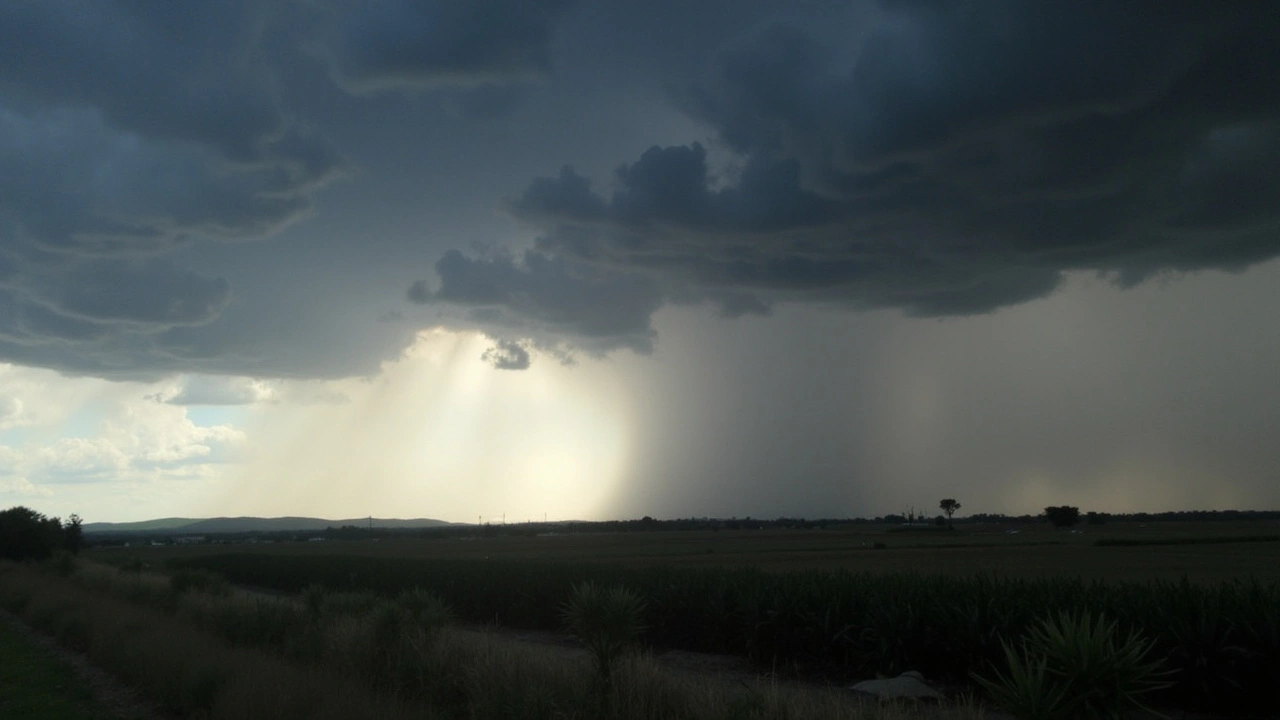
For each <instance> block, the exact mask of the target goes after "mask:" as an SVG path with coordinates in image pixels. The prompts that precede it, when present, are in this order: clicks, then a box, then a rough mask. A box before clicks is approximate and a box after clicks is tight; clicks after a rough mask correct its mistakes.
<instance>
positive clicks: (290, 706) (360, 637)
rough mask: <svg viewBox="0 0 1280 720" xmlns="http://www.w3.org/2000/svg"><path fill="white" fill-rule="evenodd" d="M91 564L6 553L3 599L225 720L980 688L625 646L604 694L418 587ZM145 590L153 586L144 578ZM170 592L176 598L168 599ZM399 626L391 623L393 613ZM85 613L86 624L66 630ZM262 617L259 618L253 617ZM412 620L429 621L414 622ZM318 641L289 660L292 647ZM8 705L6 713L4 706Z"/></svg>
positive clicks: (660, 713) (831, 715) (463, 714)
mask: <svg viewBox="0 0 1280 720" xmlns="http://www.w3.org/2000/svg"><path fill="white" fill-rule="evenodd" d="M85 565H86V564H82V567H80V568H78V569H77V570H76V571H75V572H74V573H73V574H72V575H71V576H69V577H62V576H58V575H56V574H54V573H51V572H40V571H38V570H36V569H33V568H29V567H19V566H13V565H3V564H0V604H2V605H3V606H5V607H7V608H9V609H11V610H12V611H15V612H20V613H21V614H22V616H23V617H24V618H25V619H26V620H27V621H28V622H31V623H32V624H34V625H37V626H38V627H40V628H41V629H43V630H44V631H46V632H49V633H51V634H53V635H55V636H57V637H60V638H62V640H63V641H64V642H75V643H78V644H81V645H83V646H84V648H85V649H86V650H87V652H88V654H89V656H90V657H91V658H92V659H94V660H95V661H96V662H98V663H100V664H101V665H102V666H104V667H106V668H108V669H109V670H111V671H112V672H113V673H115V674H117V675H119V676H120V677H122V678H123V679H125V680H127V681H129V682H130V683H132V684H133V685H135V686H136V687H137V688H138V689H139V690H140V691H141V692H142V694H144V695H145V696H147V697H148V698H151V699H153V700H155V701H156V702H157V703H158V704H160V705H161V706H162V707H163V708H164V709H165V710H166V711H168V712H170V713H172V714H174V715H178V716H182V717H191V716H197V717H202V718H208V719H209V720H216V719H218V718H259V717H261V718H268V717H269V718H284V719H286V720H287V719H288V718H304V717H307V718H310V717H315V718H320V719H321V720H324V719H325V718H335V719H336V718H357V719H358V718H362V717H369V718H372V717H379V718H381V717H387V718H397V717H418V718H428V719H429V718H433V717H445V718H452V717H457V718H494V719H497V718H504V719H506V718H548V717H562V718H587V717H590V718H600V719H601V720H605V719H609V720H658V719H659V718H662V719H664V720H665V719H666V718H676V719H678V718H686V719H688V720H701V719H703V718H707V719H710V720H730V719H731V718H732V719H755V718H758V719H759V720H766V719H769V718H791V717H806V718H815V720H913V719H914V718H921V719H923V718H925V717H930V718H938V717H949V718H954V719H955V720H979V719H980V718H981V717H982V716H983V713H982V710H981V709H980V708H978V707H976V706H975V705H973V703H972V702H969V703H961V704H959V705H957V706H955V707H947V708H943V709H941V714H939V710H938V708H928V709H927V710H926V709H919V708H905V707H897V706H893V705H887V706H882V705H880V704H878V703H866V704H863V703H861V702H859V701H856V700H853V699H851V698H850V697H849V696H848V695H847V694H846V693H843V692H840V691H836V690H831V691H825V690H821V689H814V688H794V687H788V686H782V685H779V684H778V683H776V682H772V683H770V682H765V683H750V684H744V683H742V682H741V681H739V680H737V679H732V680H725V681H719V680H717V679H716V678H712V677H690V676H689V674H688V673H683V672H673V671H671V670H670V669H668V668H664V667H662V666H661V664H660V663H659V662H658V661H656V660H655V659H654V658H652V657H651V656H646V655H638V656H628V657H624V658H619V659H618V661H617V663H616V667H615V668H614V671H613V680H612V682H611V684H610V692H609V693H608V694H606V695H603V696H602V695H601V694H600V693H599V692H598V685H597V684H596V683H595V682H594V672H593V668H592V666H591V663H590V660H589V658H588V657H587V656H586V655H585V654H581V653H578V654H576V655H574V654H572V653H573V651H569V652H570V653H571V654H570V656H569V657H566V656H565V649H564V648H548V647H539V646H530V645H528V644H526V643H520V642H516V641H512V640H511V639H509V638H504V637H501V636H497V635H493V634H490V633H485V632H477V631H469V630H464V629H459V628H455V627H451V626H448V625H441V623H443V622H445V618H446V617H447V613H444V612H442V611H441V607H440V603H439V602H438V600H436V599H433V598H432V597H430V596H429V594H425V593H422V592H411V593H406V594H403V595H401V596H399V597H398V598H395V599H392V600H381V601H377V602H376V603H374V604H371V603H370V602H368V600H369V599H368V598H367V597H364V596H355V595H351V594H345V595H344V594H335V593H327V592H325V591H320V590H315V589H312V590H311V591H309V592H308V593H307V595H306V596H305V597H302V598H283V597H275V598H259V599H258V601H260V602H256V603H255V604H247V603H245V602H244V600H245V598H244V596H243V594H241V593H239V592H238V591H235V590H231V591H225V592H224V591H218V592H215V593H209V592H204V591H201V590H196V589H191V588H187V589H186V590H184V591H183V592H182V593H180V594H179V593H178V591H177V590H175V589H174V588H173V587H172V583H168V582H166V581H165V580H164V579H163V578H157V577H149V574H148V573H121V572H117V571H104V570H103V569H102V568H100V567H93V566H92V565H91V564H87V566H85ZM140 588H142V589H141V590H140ZM166 593H167V594H168V596H169V597H170V598H171V599H170V600H164V599H163V598H164V597H165V595H166ZM267 606H269V607H272V608H274V609H273V610H271V611H270V612H269V613H268V614H271V615H273V616H276V614H279V616H285V615H287V616H289V617H292V618H297V617H305V618H308V622H305V623H293V622H290V623H287V630H286V632H284V633H283V634H276V633H275V632H274V631H272V632H267V633H265V634H256V633H254V632H248V633H245V634H242V635H240V636H238V638H237V639H236V640H235V641H229V640H228V639H227V637H226V635H227V632H228V630H227V628H229V627H242V624H240V623H236V622H228V618H232V617H235V616H240V615H247V616H251V615H255V614H258V613H260V611H261V610H260V609H261V608H262V607H267ZM389 618H390V619H391V620H393V621H394V625H395V626H396V627H395V628H394V632H392V633H391V635H390V636H388V635H387V633H386V630H387V627H386V623H387V622H388V619H389ZM70 625H74V626H75V627H76V630H75V632H73V633H67V632H65V628H66V627H68V626H70ZM250 625H252V623H250ZM415 628H417V629H418V630H420V632H415V631H414V629H415ZM291 646H293V647H307V648H309V650H308V651H307V652H304V653H301V654H300V655H299V657H297V658H295V660H293V661H290V660H288V659H287V657H286V656H288V655H290V653H288V652H281V650H282V649H286V648H288V647H291ZM6 717H8V716H6Z"/></svg>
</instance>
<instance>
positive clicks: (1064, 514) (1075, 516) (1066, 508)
mask: <svg viewBox="0 0 1280 720" xmlns="http://www.w3.org/2000/svg"><path fill="white" fill-rule="evenodd" d="M1044 516H1045V517H1046V518H1048V519H1049V522H1051V523H1053V526H1054V527H1059V528H1063V527H1071V526H1072V525H1075V524H1076V523H1078V522H1080V508H1078V507H1071V506H1070V505H1062V506H1056V505H1055V506H1050V507H1047V508H1045V509H1044Z"/></svg>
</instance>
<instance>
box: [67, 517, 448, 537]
mask: <svg viewBox="0 0 1280 720" xmlns="http://www.w3.org/2000/svg"><path fill="white" fill-rule="evenodd" d="M453 524H454V523H450V522H445V521H444V520H434V519H431V518H409V519H401V518H373V519H372V525H373V527H375V528H424V527H445V526H447V525H453ZM343 525H355V526H358V527H369V525H370V519H369V518H367V517H362V518H348V519H346V520H325V519H324V518H312V517H275V518H260V517H217V518H159V519H156V520H143V521H141V522H124V523H109V522H95V523H85V524H84V532H86V533H151V532H154V533H171V534H183V535H205V534H209V535H211V534H217V533H249V532H297V531H309V530H324V529H325V528H330V527H334V528H337V527H342V526H343Z"/></svg>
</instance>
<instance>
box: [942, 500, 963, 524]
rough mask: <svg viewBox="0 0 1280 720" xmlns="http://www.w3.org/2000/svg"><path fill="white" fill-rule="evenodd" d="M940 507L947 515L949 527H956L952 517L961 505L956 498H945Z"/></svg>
mask: <svg viewBox="0 0 1280 720" xmlns="http://www.w3.org/2000/svg"><path fill="white" fill-rule="evenodd" d="M938 507H940V508H942V512H944V513H946V514H947V526H948V527H954V526H953V525H952V524H951V516H952V515H955V514H956V511H957V510H959V509H960V503H958V502H956V499H955V498H943V500H942V502H940V503H938Z"/></svg>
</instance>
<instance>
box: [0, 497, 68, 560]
mask: <svg viewBox="0 0 1280 720" xmlns="http://www.w3.org/2000/svg"><path fill="white" fill-rule="evenodd" d="M62 547H66V536H65V535H63V533H62V522H61V521H60V520H58V518H47V517H45V516H44V515H41V514H40V513H38V512H36V511H35V510H32V509H31V508H26V507H22V506H18V507H11V508H9V509H8V510H4V511H0V558H4V559H6V560H43V559H45V558H47V557H49V556H50V555H52V554H53V551H54V550H57V549H58V548H62Z"/></svg>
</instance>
